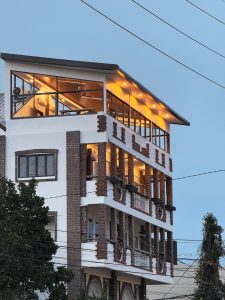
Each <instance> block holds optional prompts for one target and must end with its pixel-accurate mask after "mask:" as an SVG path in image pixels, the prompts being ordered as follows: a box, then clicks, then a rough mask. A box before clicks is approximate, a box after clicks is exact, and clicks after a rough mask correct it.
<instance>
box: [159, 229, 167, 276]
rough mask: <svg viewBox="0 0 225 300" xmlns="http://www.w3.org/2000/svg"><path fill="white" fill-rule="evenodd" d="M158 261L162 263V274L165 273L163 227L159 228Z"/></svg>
mask: <svg viewBox="0 0 225 300" xmlns="http://www.w3.org/2000/svg"><path fill="white" fill-rule="evenodd" d="M160 262H161V264H162V266H163V267H162V268H163V269H162V274H164V275H165V274H166V243H165V229H163V228H160Z"/></svg>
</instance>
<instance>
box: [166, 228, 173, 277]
mask: <svg viewBox="0 0 225 300" xmlns="http://www.w3.org/2000/svg"><path fill="white" fill-rule="evenodd" d="M167 255H168V261H170V274H171V277H173V233H172V232H171V231H168V232H167Z"/></svg>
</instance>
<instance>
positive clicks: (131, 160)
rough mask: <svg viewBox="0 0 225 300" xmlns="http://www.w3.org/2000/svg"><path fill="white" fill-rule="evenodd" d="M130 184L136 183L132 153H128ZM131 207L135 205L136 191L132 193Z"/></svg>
mask: <svg viewBox="0 0 225 300" xmlns="http://www.w3.org/2000/svg"><path fill="white" fill-rule="evenodd" d="M128 184H129V185H133V184H134V157H133V155H132V154H129V153H128ZM130 198H131V207H133V206H134V193H133V192H131V193H130Z"/></svg>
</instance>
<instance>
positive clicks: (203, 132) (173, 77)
mask: <svg viewBox="0 0 225 300" xmlns="http://www.w3.org/2000/svg"><path fill="white" fill-rule="evenodd" d="M87 1H89V3H90V4H92V5H94V6H95V7H96V8H97V9H99V10H101V11H102V12H104V13H105V14H107V15H109V16H110V17H111V18H113V19H114V20H116V21H118V22H119V23H120V24H121V25H123V26H125V27H127V28H128V29H129V30H131V31H133V32H135V33H136V34H138V35H139V36H141V37H142V38H144V39H146V40H147V41H148V42H150V43H152V44H153V45H155V46H156V47H158V48H160V49H161V50H163V51H164V52H167V53H168V54H169V55H171V56H173V57H175V58H176V59H178V60H180V61H182V62H184V63H185V64H187V65H188V66H190V67H192V68H193V69H196V70H197V71H199V72H200V73H202V74H204V75H206V76H208V77H210V78H211V79H213V80H215V81H217V82H219V83H220V84H223V85H225V59H224V58H222V57H219V56H218V55H216V54H213V53H211V52H210V51H208V50H207V49H205V48H203V47H201V46H199V45H197V44H195V43H194V42H193V41H191V40H189V39H187V38H185V37H184V36H182V35H180V34H179V33H178V32H176V31H174V30H173V29H171V28H169V27H168V26H167V25H165V24H163V23H162V22H161V21H159V20H157V19H155V18H154V17H153V16H151V15H149V14H147V13H146V12H145V11H143V10H142V9H141V8H139V7H137V6H136V5H135V4H134V3H132V2H131V1H130V0H122V1H121V0H114V1H101V0H95V1H93V0H87ZM138 1H139V2H140V3H141V4H142V5H144V6H146V7H147V8H148V9H150V10H151V11H153V12H154V13H156V14H158V15H159V16H160V17H162V18H164V19H166V20H167V21H168V22H170V23H171V24H173V25H174V26H176V27H177V28H179V29H181V30H183V31H184V32H186V33H187V34H189V35H191V36H193V37H194V38H195V39H197V40H199V41H200V42H202V43H204V44H207V45H208V46H209V47H211V48H213V49H215V50H216V51H218V52H221V53H223V54H224V55H225V39H224V36H225V26H224V25H222V24H220V23H218V22H216V21H215V20H213V19H212V18H209V17H208V16H206V15H205V14H203V13H202V12H200V11H199V10H197V9H196V8H194V7H193V6H191V5H190V4H188V3H187V2H186V1H185V0H173V1H165V0H157V1H153V0H138ZM193 2H194V3H196V4H197V5H199V6H201V7H202V8H203V9H205V10H206V11H208V12H210V13H211V14H213V15H215V16H216V17H217V18H219V19H221V20H225V2H224V1H223V0H204V1H203V0H193ZM0 5H1V18H0V51H1V52H10V53H18V54H26V55H37V56H46V57H56V58H65V59H74V60H86V61H100V62H108V63H117V64H119V65H120V66H121V68H123V69H124V70H126V71H127V72H128V73H130V74H131V75H132V76H133V77H134V78H136V79H137V80H138V81H140V82H141V83H143V84H144V85H145V86H146V87H147V88H148V89H150V90H151V91H152V92H153V93H154V94H155V95H157V96H158V97H159V98H161V99H162V100H163V101H165V102H166V103H168V104H169V105H170V106H171V107H173V108H174V109H175V110H176V111H177V112H178V113H180V114H181V115H183V116H184V117H185V118H187V119H188V120H189V121H190V122H191V126H190V127H184V126H173V127H172V142H171V143H172V157H173V161H174V178H176V177H180V176H185V175H190V174H195V173H201V172H206V171H211V170H217V169H225V136H224V129H225V113H224V112H225V89H222V88H220V87H218V86H216V85H214V84H212V83H210V82H208V81H207V80H205V79H202V78H200V77H199V76H197V75H196V74H194V73H193V72H191V71H189V70H186V69H184V68H183V67H182V66H180V65H178V64H177V63H175V62H173V61H171V60H170V59H169V58H167V57H165V56H163V55H162V54H160V53H158V52H157V51H155V50H153V49H152V48H150V47H148V46H146V45H145V44H144V43H142V42H140V41H138V40H136V39H135V38H134V37H132V36H130V35H129V34H128V33H125V32H123V31H122V30H121V29H119V28H118V27H116V26H115V25H114V24H112V23H110V22H109V21H107V20H105V19H104V18H103V17H101V16H100V15H98V14H96V13H95V12H94V11H92V10H91V9H90V8H88V7H87V6H85V5H84V4H82V3H81V2H80V1H79V0H67V1H59V0H54V1H53V0H49V1H44V0H39V1H38V2H35V3H34V2H33V1H28V0H21V1H16V0H8V1H4V0H0ZM2 67H3V63H2V62H0V91H4V90H3V86H2V71H3V68H2ZM224 186H225V173H217V174H212V175H206V176H200V177H194V178H190V179H185V180H177V181H174V203H175V205H176V207H177V212H176V213H175V226H174V232H175V234H174V236H175V238H187V239H200V238H201V223H202V217H203V215H204V214H205V213H206V212H210V211H212V212H213V213H214V214H215V216H216V217H217V218H218V221H219V223H220V224H221V225H222V226H223V227H224V228H225V218H224V214H225V189H224ZM224 237H225V235H224ZM196 249H197V243H191V244H182V243H179V252H180V256H189V257H190V256H191V255H192V256H195V252H196Z"/></svg>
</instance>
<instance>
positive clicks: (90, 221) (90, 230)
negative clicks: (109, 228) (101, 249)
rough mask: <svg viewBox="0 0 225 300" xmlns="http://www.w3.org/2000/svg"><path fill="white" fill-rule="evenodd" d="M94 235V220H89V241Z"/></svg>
mask: <svg viewBox="0 0 225 300" xmlns="http://www.w3.org/2000/svg"><path fill="white" fill-rule="evenodd" d="M93 233H94V226H93V220H92V219H89V220H88V239H89V240H92V239H93Z"/></svg>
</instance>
